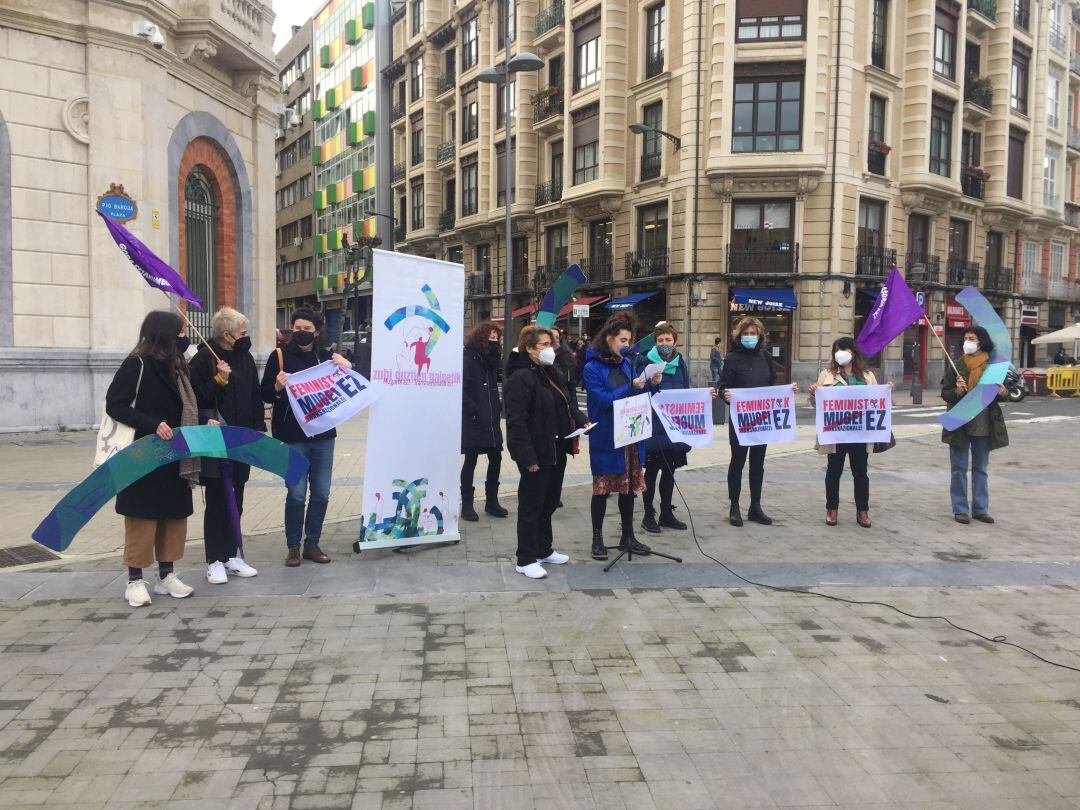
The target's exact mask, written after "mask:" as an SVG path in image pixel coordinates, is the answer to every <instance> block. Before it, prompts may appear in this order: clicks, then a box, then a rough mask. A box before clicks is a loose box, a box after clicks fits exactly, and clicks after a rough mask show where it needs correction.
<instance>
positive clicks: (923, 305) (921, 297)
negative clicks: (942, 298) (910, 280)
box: [915, 291, 926, 312]
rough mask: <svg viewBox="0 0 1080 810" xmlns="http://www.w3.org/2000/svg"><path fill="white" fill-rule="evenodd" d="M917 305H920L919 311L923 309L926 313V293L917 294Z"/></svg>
mask: <svg viewBox="0 0 1080 810" xmlns="http://www.w3.org/2000/svg"><path fill="white" fill-rule="evenodd" d="M915 303H917V304H918V305H919V309H921V310H922V311H923V312H925V311H926V293H924V292H921V291H920V292H917V293H915Z"/></svg>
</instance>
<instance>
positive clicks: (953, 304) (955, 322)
mask: <svg viewBox="0 0 1080 810" xmlns="http://www.w3.org/2000/svg"><path fill="white" fill-rule="evenodd" d="M945 323H946V325H948V327H949V328H950V329H967V328H968V327H969V326H971V316H970V315H969V314H968V311H967V310H966V309H964V305H963V304H960V303H958V302H957V301H956V299H955V298H946V299H945Z"/></svg>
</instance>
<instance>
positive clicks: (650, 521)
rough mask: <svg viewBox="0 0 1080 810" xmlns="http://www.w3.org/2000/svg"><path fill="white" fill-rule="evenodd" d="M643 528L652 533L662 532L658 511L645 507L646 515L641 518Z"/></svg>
mask: <svg viewBox="0 0 1080 810" xmlns="http://www.w3.org/2000/svg"><path fill="white" fill-rule="evenodd" d="M641 528H643V529H644V530H645V531H647V532H650V533H651V534H660V524H659V523H657V522H656V512H654V511H653V510H652V509H648V508H646V509H645V517H644V518H642V519H641Z"/></svg>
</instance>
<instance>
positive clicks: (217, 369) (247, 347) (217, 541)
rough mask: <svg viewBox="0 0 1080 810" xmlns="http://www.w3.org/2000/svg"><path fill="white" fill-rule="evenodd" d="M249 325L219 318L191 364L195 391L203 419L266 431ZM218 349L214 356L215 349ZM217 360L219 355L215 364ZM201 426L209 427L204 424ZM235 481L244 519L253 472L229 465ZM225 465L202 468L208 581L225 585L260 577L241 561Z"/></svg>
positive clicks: (210, 462) (225, 315)
mask: <svg viewBox="0 0 1080 810" xmlns="http://www.w3.org/2000/svg"><path fill="white" fill-rule="evenodd" d="M249 328H250V323H249V322H248V319H247V318H246V317H245V316H244V315H243V314H241V313H240V312H237V311H236V310H235V309H232V308H231V307H223V308H222V309H219V310H218V311H217V312H216V313H215V314H214V320H213V330H214V339H213V345H212V346H208V345H207V344H205V343H204V344H203V345H201V346H199V351H198V352H196V353H195V356H194V357H193V358H192V359H191V386H192V388H194V389H195V395H196V396H197V397H198V400H199V411H200V416H201V415H203V414H205V415H206V417H207V418H219V419H220V420H221V422H222V423H224V424H226V425H231V426H233V427H243V428H250V429H251V430H258V431H260V432H265V431H266V410H265V406H264V405H263V401H262V395H261V394H260V392H259V370H258V368H256V366H255V358H254V357H252V356H251V338H250V337H249V336H248V329H249ZM211 348H212V349H213V352H211V351H210V349H211ZM214 355H217V357H216V358H215V356H214ZM200 421H204V420H202V419H200ZM229 468H230V473H231V475H230V477H231V478H232V489H233V493H234V496H235V498H236V509H237V512H238V513H239V514H240V515H243V514H244V485H245V484H246V483H247V480H248V477H249V475H250V474H251V467H250V466H249V465H247V464H242V463H240V462H239V461H230V462H229ZM221 470H222V466H221V462H219V461H218V460H217V459H207V460H206V461H204V462H203V465H202V479H201V481H202V484H203V494H204V497H205V498H206V511H205V512H204V513H203V537H204V543H205V546H206V581H207V582H209V583H210V584H211V585H220V584H223V583H225V582H228V581H229V574H232V575H234V576H238V577H253V576H255V575H256V574H257V573H258V571H256V570H255V569H254V568H252V567H251V566H250V565H248V564H247V563H246V562H245V561H244V559H243V558H242V557H238V556H237V546H238V543H239V540H240V538H239V537H238V536H237V534H236V531H237V530H236V529H234V527H233V525H232V520H231V519H230V517H229V506H228V500H227V496H226V493H225V480H224V478H223V477H222V472H221Z"/></svg>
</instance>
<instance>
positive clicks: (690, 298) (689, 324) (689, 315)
mask: <svg viewBox="0 0 1080 810" xmlns="http://www.w3.org/2000/svg"><path fill="white" fill-rule="evenodd" d="M697 6H698V12H697V14H698V30H697V61H696V62H695V64H694V70H695V72H696V74H697V75H696V78H695V82H696V85H697V87H696V90H695V93H694V95H695V96H696V102H695V113H694V115H695V117H694V219H693V222H694V242H693V245H692V246H691V259H690V262H691V264H690V278H689V279H688V280H687V282H686V349H687V351H688V352H692V351H693V338H694V283H695V282H696V281H697V269H698V221H699V213H700V192H701V52H702V39H703V37H704V34H705V31H704V26H705V0H698V4H697ZM691 359H692V358H691ZM688 365H689V364H688ZM687 370H688V371H689V372H690V379H691V380H693V368H692V367H690V368H688V369H687Z"/></svg>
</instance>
